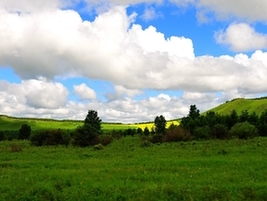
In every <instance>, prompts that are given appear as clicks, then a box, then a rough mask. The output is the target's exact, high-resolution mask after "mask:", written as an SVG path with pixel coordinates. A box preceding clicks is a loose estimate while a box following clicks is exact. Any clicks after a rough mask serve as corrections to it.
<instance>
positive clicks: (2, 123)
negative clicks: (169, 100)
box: [0, 115, 178, 131]
mask: <svg viewBox="0 0 267 201" xmlns="http://www.w3.org/2000/svg"><path fill="white" fill-rule="evenodd" d="M172 123H173V124H175V125H177V124H178V121H175V120H173V121H168V122H167V127H169V126H170V125H171V124H172ZM23 124H28V125H30V126H31V128H32V130H41V129H58V128H60V129H63V130H74V129H76V128H77V127H78V126H81V125H82V124H83V122H82V121H72V120H64V121H55V120H50V119H48V120H44V119H23V118H14V117H7V116H1V115H0V130H3V131H4V130H19V129H20V128H21V125H23ZM153 126H154V123H139V124H120V123H105V122H103V123H102V129H103V130H104V131H108V130H126V129H128V128H141V129H143V130H144V128H145V127H148V129H150V130H152V127H153Z"/></svg>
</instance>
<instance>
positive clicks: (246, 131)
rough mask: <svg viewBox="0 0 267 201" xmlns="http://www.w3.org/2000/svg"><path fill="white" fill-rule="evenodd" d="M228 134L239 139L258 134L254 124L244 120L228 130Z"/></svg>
mask: <svg viewBox="0 0 267 201" xmlns="http://www.w3.org/2000/svg"><path fill="white" fill-rule="evenodd" d="M230 135H231V136H236V137H238V138H239V139H248V138H253V137H255V136H256V135H258V130H257V128H256V127H255V126H254V125H252V124H250V123H248V122H247V121H246V122H242V123H237V124H235V125H234V126H233V127H232V128H231V130H230Z"/></svg>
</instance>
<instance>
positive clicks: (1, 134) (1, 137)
mask: <svg viewBox="0 0 267 201" xmlns="http://www.w3.org/2000/svg"><path fill="white" fill-rule="evenodd" d="M4 139H5V135H4V132H3V131H0V141H3V140H4Z"/></svg>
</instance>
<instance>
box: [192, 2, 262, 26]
mask: <svg viewBox="0 0 267 201" xmlns="http://www.w3.org/2000/svg"><path fill="white" fill-rule="evenodd" d="M196 5H197V8H198V12H200V13H202V15H199V16H203V15H208V16H209V15H210V14H211V13H213V14H214V15H215V17H216V18H217V19H220V20H225V19H227V20H228V19H229V18H234V17H235V18H238V19H243V20H247V21H263V22H266V21H267V15H266V8H267V1H265V0H258V1H257V2H256V1H254V0H246V1H245V2H244V1H242V0H226V1H225V0H217V1H214V0H199V1H196ZM200 20H201V19H200Z"/></svg>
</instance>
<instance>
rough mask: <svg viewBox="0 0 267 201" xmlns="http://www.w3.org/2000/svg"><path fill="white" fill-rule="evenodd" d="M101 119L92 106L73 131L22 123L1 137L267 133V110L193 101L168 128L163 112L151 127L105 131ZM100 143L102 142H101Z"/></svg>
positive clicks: (38, 141)
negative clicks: (224, 111) (219, 108)
mask: <svg viewBox="0 0 267 201" xmlns="http://www.w3.org/2000/svg"><path fill="white" fill-rule="evenodd" d="M101 123H102V120H101V119H100V118H99V117H98V113H97V111H95V110H89V111H88V114H87V116H86V118H85V119H84V121H83V125H81V126H78V127H77V128H76V129H75V130H74V131H69V130H61V129H53V130H39V131H34V132H32V130H31V127H30V126H29V125H27V124H23V125H22V126H21V128H20V129H19V130H18V131H0V141H1V140H5V139H7V140H12V139H21V140H30V141H31V143H32V144H33V145H36V146H42V145H65V146H68V145H69V144H70V143H71V144H72V145H74V146H80V147H87V146H96V147H98V148H99V147H102V146H106V145H108V144H110V143H111V142H112V141H113V140H114V139H120V138H121V137H126V136H132V137H133V136H135V135H138V136H139V137H141V139H142V142H144V145H145V146H146V145H149V143H162V142H171V141H188V140H192V139H194V140H207V139H229V138H233V137H237V138H240V139H247V138H253V137H255V136H267V110H265V111H263V112H262V113H261V114H260V115H257V114H256V113H255V112H252V113H248V111H247V110H244V111H242V113H241V114H240V115H238V114H237V112H236V111H235V110H233V111H232V112H231V113H230V114H229V115H220V114H218V113H215V112H213V111H210V112H207V113H206V114H205V115H200V111H199V109H197V107H196V105H191V106H190V110H189V114H188V115H187V116H186V117H183V118H182V119H181V121H180V125H174V124H172V125H170V126H169V127H168V128H166V125H167V121H166V120H165V117H164V116H163V115H160V116H156V118H155V120H154V127H153V128H152V129H151V130H149V129H148V128H147V127H145V128H144V129H143V130H142V129H141V128H136V129H133V128H128V129H126V130H113V131H108V133H107V132H103V130H102V128H101ZM100 145H101V146H100Z"/></svg>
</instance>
